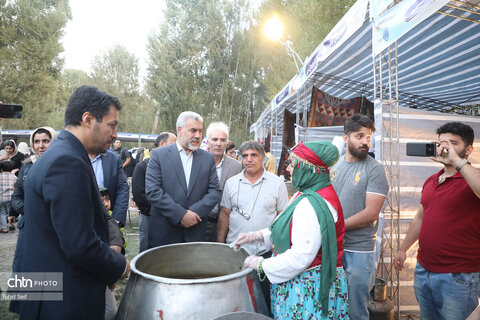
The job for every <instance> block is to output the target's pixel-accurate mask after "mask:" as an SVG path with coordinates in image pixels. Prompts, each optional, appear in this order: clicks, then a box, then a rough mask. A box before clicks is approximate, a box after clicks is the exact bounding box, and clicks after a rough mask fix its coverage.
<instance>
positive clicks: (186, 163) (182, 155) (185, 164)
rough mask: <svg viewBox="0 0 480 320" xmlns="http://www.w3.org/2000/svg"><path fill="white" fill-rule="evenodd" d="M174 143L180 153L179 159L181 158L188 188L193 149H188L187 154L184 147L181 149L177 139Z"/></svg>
mask: <svg viewBox="0 0 480 320" xmlns="http://www.w3.org/2000/svg"><path fill="white" fill-rule="evenodd" d="M176 144H177V150H178V153H179V154H180V160H182V167H183V173H185V180H186V183H187V189H188V184H189V183H190V173H191V172H192V162H193V151H190V154H189V155H188V156H187V153H186V152H185V149H183V147H182V146H181V145H180V144H179V143H178V141H177V142H176Z"/></svg>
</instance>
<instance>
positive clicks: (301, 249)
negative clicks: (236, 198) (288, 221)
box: [262, 198, 338, 283]
mask: <svg viewBox="0 0 480 320" xmlns="http://www.w3.org/2000/svg"><path fill="white" fill-rule="evenodd" d="M326 203H327V205H328V207H329V209H330V212H331V214H332V216H333V218H334V220H335V221H336V220H337V219H338V215H337V212H336V210H335V209H334V208H333V207H332V206H331V205H330V204H329V203H328V201H326ZM266 238H267V237H266V234H264V239H265V240H266ZM268 239H270V237H269V235H268ZM291 241H292V247H291V248H290V249H288V250H287V251H285V252H284V253H282V254H279V255H277V256H275V257H272V258H269V259H266V260H264V262H263V266H262V267H263V271H264V272H265V274H266V275H267V277H268V279H269V280H270V282H271V283H281V282H285V281H288V280H290V279H292V278H294V277H296V276H297V275H298V274H300V273H302V272H303V271H305V270H306V269H307V268H308V267H309V266H310V264H311V263H312V262H313V260H314V259H315V256H316V255H317V253H318V251H319V250H320V247H321V244H322V235H321V231H320V225H319V223H318V219H317V215H316V213H315V210H314V209H313V207H312V205H311V204H310V201H308V199H306V198H305V199H302V200H301V201H300V202H299V203H298V204H297V207H296V208H295V211H294V212H293V217H292V239H291Z"/></svg>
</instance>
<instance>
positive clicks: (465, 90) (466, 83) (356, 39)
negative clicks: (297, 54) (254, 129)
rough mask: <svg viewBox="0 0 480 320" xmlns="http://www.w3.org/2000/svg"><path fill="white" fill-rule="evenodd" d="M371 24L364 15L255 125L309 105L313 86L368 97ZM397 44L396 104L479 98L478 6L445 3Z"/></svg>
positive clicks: (436, 105)
mask: <svg viewBox="0 0 480 320" xmlns="http://www.w3.org/2000/svg"><path fill="white" fill-rule="evenodd" d="M477 8H478V6H477ZM449 14H450V15H455V16H456V17H452V16H449ZM372 26H373V23H372V22H370V21H368V20H367V19H366V21H365V22H364V24H363V25H362V26H361V27H360V28H359V29H358V30H356V32H355V33H353V35H351V36H350V37H349V39H348V40H347V41H345V42H344V43H343V44H342V45H341V46H340V47H339V48H337V49H336V50H335V51H334V52H333V53H332V54H331V55H330V56H329V57H328V58H327V59H325V60H324V61H323V62H321V63H319V64H318V65H317V66H316V68H315V70H314V72H313V73H311V74H310V76H309V77H308V78H307V80H306V81H305V82H304V84H303V85H302V86H301V87H300V88H299V89H298V90H297V91H296V92H295V93H294V94H292V95H290V96H288V97H286V98H285V99H284V100H282V101H281V103H278V104H276V107H275V108H267V110H265V111H264V112H263V113H262V116H261V117H260V120H259V121H257V123H256V124H254V126H259V125H266V126H269V123H270V122H271V119H277V122H278V124H280V125H281V119H283V110H284V109H285V108H287V109H288V110H290V111H296V110H297V108H299V110H303V109H305V108H308V107H309V106H310V102H311V94H312V87H313V86H315V87H317V88H318V89H320V90H322V91H325V92H326V93H328V94H329V95H332V96H334V97H338V98H341V99H350V98H353V97H357V96H360V95H363V96H365V97H366V98H367V99H369V100H370V101H373V88H374V74H373V69H374V67H373V61H372ZM397 48H398V81H399V84H398V87H399V104H400V105H401V106H405V107H411V108H418V109H424V110H435V111H441V112H452V110H453V109H455V108H458V107H461V106H466V105H475V104H480V11H478V9H477V12H475V11H474V12H467V11H462V12H461V13H459V12H458V10H457V9H454V8H452V7H451V6H449V5H447V6H444V7H443V8H442V9H440V10H439V11H437V12H436V13H434V14H433V15H431V16H429V17H428V18H427V19H425V20H423V21H422V22H421V23H419V24H418V25H416V26H415V27H414V28H413V29H411V30H410V31H408V32H407V33H406V34H405V35H403V36H402V37H401V38H400V39H399V40H398V41H397ZM384 75H385V76H386V73H384ZM273 109H274V110H273Z"/></svg>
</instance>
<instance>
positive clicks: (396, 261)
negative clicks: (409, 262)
mask: <svg viewBox="0 0 480 320" xmlns="http://www.w3.org/2000/svg"><path fill="white" fill-rule="evenodd" d="M406 259H407V253H406V252H405V250H402V249H400V250H398V251H397V253H396V254H395V257H394V258H393V265H394V266H395V268H397V270H400V271H404V270H406V269H407V267H406V266H405V260H406Z"/></svg>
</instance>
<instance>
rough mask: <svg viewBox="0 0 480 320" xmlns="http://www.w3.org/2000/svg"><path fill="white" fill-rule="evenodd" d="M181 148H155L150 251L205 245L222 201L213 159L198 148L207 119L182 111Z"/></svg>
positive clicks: (149, 180)
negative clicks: (168, 246) (210, 217)
mask: <svg viewBox="0 0 480 320" xmlns="http://www.w3.org/2000/svg"><path fill="white" fill-rule="evenodd" d="M176 126H177V136H178V140H177V142H176V143H175V144H172V145H170V146H167V147H163V148H157V149H154V150H153V151H152V153H151V155H150V161H149V163H148V167H147V173H146V176H145V189H146V193H147V199H148V201H149V202H150V204H151V205H152V207H151V209H150V224H149V228H148V247H149V248H152V247H156V246H160V245H164V244H171V243H179V242H191V241H203V239H204V237H205V228H206V225H207V219H206V218H207V216H208V214H209V213H210V211H212V209H213V207H215V205H216V204H217V203H218V201H219V200H220V198H221V196H222V192H221V190H220V186H219V185H218V177H217V172H216V168H215V162H214V160H213V156H212V155H211V154H210V153H208V152H206V151H204V150H201V149H198V147H199V146H200V142H201V141H202V132H203V119H202V117H201V116H200V115H198V114H197V113H195V112H191V111H186V112H182V113H181V114H180V115H179V117H178V119H177V125H176Z"/></svg>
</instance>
